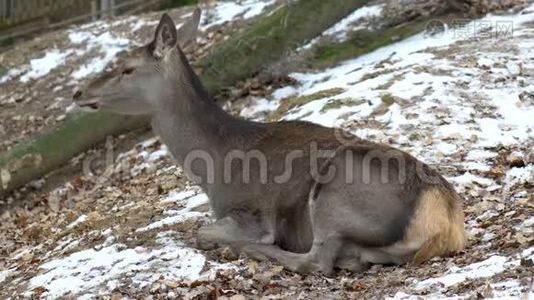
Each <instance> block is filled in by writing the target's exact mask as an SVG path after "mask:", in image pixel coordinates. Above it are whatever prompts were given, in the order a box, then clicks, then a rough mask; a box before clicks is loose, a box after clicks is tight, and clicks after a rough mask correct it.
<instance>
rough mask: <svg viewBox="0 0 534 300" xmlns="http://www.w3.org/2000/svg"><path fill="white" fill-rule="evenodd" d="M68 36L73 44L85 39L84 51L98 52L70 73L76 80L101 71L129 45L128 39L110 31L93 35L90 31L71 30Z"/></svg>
mask: <svg viewBox="0 0 534 300" xmlns="http://www.w3.org/2000/svg"><path fill="white" fill-rule="evenodd" d="M69 38H70V39H71V42H72V43H74V44H76V43H81V42H84V41H87V46H86V48H85V51H86V52H89V51H98V52H99V53H100V55H99V56H98V57H96V58H94V59H92V60H91V61H89V62H87V63H86V64H84V65H82V66H81V67H79V68H78V69H77V70H76V71H74V72H73V73H72V77H73V78H74V79H77V80H80V79H82V78H85V77H87V76H89V75H91V74H94V73H99V72H102V71H103V70H104V68H105V67H106V66H107V65H108V64H109V63H110V62H112V61H114V60H115V59H116V56H117V54H118V53H120V52H122V51H124V50H126V49H128V47H129V45H130V41H129V40H128V39H125V38H120V37H117V36H115V35H113V34H112V33H110V32H104V33H102V34H99V35H94V34H92V33H91V32H90V31H78V32H71V33H70V34H69Z"/></svg>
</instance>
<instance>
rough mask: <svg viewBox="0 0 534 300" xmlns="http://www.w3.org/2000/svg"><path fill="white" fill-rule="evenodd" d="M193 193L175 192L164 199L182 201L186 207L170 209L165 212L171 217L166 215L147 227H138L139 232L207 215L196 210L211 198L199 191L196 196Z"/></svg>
mask: <svg viewBox="0 0 534 300" xmlns="http://www.w3.org/2000/svg"><path fill="white" fill-rule="evenodd" d="M191 194H193V193H192V192H191V193H188V191H185V192H183V193H180V192H178V193H175V194H172V193H171V195H170V196H169V197H167V198H165V199H163V202H177V201H180V202H182V203H183V204H184V205H185V207H184V208H183V209H181V210H177V211H176V210H168V211H166V212H164V213H163V214H165V215H170V216H169V217H165V218H163V219H161V220H158V221H156V222H153V223H151V224H148V225H147V226H145V227H141V228H138V229H137V230H136V231H137V232H142V231H147V230H153V229H157V228H161V227H164V226H168V225H173V224H176V223H180V222H183V221H185V220H187V219H194V218H201V217H205V216H206V213H203V212H198V211H194V209H195V208H197V207H199V206H201V205H203V204H206V203H208V201H209V199H208V196H207V195H206V194H204V193H198V194H196V195H194V196H189V195H191Z"/></svg>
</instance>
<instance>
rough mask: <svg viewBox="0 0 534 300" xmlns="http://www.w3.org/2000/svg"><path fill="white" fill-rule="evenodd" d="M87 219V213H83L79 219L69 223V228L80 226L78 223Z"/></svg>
mask: <svg viewBox="0 0 534 300" xmlns="http://www.w3.org/2000/svg"><path fill="white" fill-rule="evenodd" d="M85 220H87V215H81V216H79V217H78V219H76V220H74V222H72V223H70V224H69V225H67V228H74V227H76V226H78V224H80V223H83V222H85Z"/></svg>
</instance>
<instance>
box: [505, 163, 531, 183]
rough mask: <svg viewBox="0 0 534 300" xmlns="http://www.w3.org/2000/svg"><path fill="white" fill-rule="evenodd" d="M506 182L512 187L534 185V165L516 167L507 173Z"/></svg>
mask: <svg viewBox="0 0 534 300" xmlns="http://www.w3.org/2000/svg"><path fill="white" fill-rule="evenodd" d="M505 182H506V184H507V185H508V187H510V186H514V185H518V184H524V183H534V164H529V165H527V166H525V167H522V168H519V167H514V168H511V169H510V170H508V171H507V172H506V177H505Z"/></svg>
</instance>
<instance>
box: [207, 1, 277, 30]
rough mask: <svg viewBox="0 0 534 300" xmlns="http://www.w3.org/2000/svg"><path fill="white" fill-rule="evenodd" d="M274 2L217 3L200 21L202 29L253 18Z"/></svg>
mask: <svg viewBox="0 0 534 300" xmlns="http://www.w3.org/2000/svg"><path fill="white" fill-rule="evenodd" d="M274 2H275V1H274V0H245V1H239V2H234V1H217V3H216V4H215V6H214V7H212V8H211V9H209V10H207V11H205V12H204V13H203V14H202V18H201V20H200V24H201V26H200V29H201V30H206V29H208V28H209V27H212V26H215V25H221V24H224V23H226V22H229V21H232V20H234V19H235V18H237V17H239V16H242V18H243V19H250V18H253V17H255V16H257V15H259V14H261V13H262V12H263V10H264V9H265V8H266V7H267V6H270V5H272V4H274Z"/></svg>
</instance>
